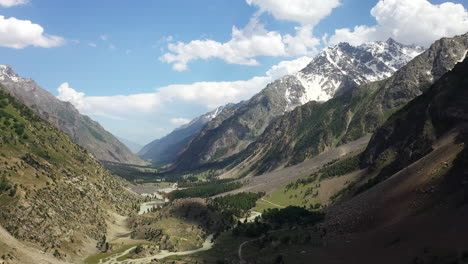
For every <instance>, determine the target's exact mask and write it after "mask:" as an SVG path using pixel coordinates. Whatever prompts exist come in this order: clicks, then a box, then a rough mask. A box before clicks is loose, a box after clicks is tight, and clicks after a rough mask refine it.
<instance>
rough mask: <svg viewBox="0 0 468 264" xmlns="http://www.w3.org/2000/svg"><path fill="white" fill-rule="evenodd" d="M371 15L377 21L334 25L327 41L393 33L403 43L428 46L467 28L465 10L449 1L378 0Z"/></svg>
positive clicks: (357, 40) (364, 39) (366, 38)
mask: <svg viewBox="0 0 468 264" xmlns="http://www.w3.org/2000/svg"><path fill="white" fill-rule="evenodd" d="M371 15H372V16H373V17H375V19H376V21H377V25H375V26H365V25H362V26H356V27H354V29H353V30H351V29H349V28H343V29H337V30H336V31H335V34H334V35H333V36H332V37H331V38H330V44H336V43H339V42H342V41H346V42H350V43H351V44H354V45H357V44H361V43H363V42H367V41H374V40H385V39H386V38H388V37H392V38H394V39H395V40H397V41H399V42H402V43H406V44H418V45H423V46H426V47H427V46H429V45H430V44H431V43H432V42H434V41H435V40H437V39H439V38H442V37H452V36H454V35H459V34H464V33H466V32H467V31H468V12H467V10H465V8H464V7H463V5H461V4H454V3H451V2H446V3H443V4H440V5H433V4H431V3H429V2H428V1H427V0H380V1H379V2H378V3H377V5H376V6H375V7H374V8H372V10H371Z"/></svg>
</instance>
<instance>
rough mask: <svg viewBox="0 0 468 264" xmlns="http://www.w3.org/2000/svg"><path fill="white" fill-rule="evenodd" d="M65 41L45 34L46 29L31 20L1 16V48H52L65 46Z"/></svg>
mask: <svg viewBox="0 0 468 264" xmlns="http://www.w3.org/2000/svg"><path fill="white" fill-rule="evenodd" d="M64 43H65V40H64V39H63V38H61V37H58V36H51V35H47V34H45V33H44V29H43V28H42V27H41V26H40V25H38V24H33V23H32V22H31V21H29V20H19V19H16V18H14V17H11V18H5V17H4V16H0V46H2V47H8V48H14V49H22V48H25V47H27V46H36V47H42V48H51V47H57V46H60V45H63V44H64Z"/></svg>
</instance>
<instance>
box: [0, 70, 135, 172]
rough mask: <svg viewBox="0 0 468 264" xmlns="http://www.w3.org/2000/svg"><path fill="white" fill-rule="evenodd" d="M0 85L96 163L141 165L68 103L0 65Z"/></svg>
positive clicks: (116, 140)
mask: <svg viewBox="0 0 468 264" xmlns="http://www.w3.org/2000/svg"><path fill="white" fill-rule="evenodd" d="M0 83H1V84H2V85H3V86H4V88H5V89H6V90H7V91H8V92H10V94H11V95H13V96H14V97H16V98H17V99H18V100H19V101H20V102H22V103H23V104H25V105H27V106H28V107H30V108H31V109H32V110H33V111H34V112H35V113H36V114H38V115H39V116H40V117H42V118H43V119H45V120H47V121H49V122H50V123H51V124H53V125H54V126H55V127H57V128H59V129H60V130H62V131H63V132H65V133H67V134H68V135H70V137H71V138H72V139H73V140H74V141H75V142H76V143H77V144H78V145H80V146H82V147H84V148H86V149H87V150H89V151H90V152H91V153H93V154H94V155H95V156H96V158H98V159H100V160H106V161H112V162H119V163H129V164H143V161H141V160H140V159H139V158H138V157H137V156H136V155H134V154H133V153H132V152H131V151H130V150H129V149H128V148H127V147H126V146H125V145H123V144H122V143H121V142H120V141H119V140H118V139H117V138H115V137H114V136H113V135H112V134H111V133H109V132H108V131H106V130H105V129H104V128H103V127H102V126H101V125H100V124H99V123H97V122H96V121H94V120H92V119H91V118H89V117H88V116H85V115H81V114H80V113H79V112H78V110H77V109H76V108H75V107H74V106H73V105H72V104H70V103H69V102H63V101H60V100H59V99H57V98H56V97H55V96H53V95H52V94H50V93H49V92H47V91H46V90H44V89H42V88H41V87H40V86H39V85H37V83H36V82H34V81H33V80H31V79H25V78H22V77H20V76H18V74H16V73H15V72H14V71H13V69H12V68H11V67H10V66H7V65H0Z"/></svg>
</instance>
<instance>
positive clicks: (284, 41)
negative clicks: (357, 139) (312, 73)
mask: <svg viewBox="0 0 468 264" xmlns="http://www.w3.org/2000/svg"><path fill="white" fill-rule="evenodd" d="M231 35H232V37H231V40H229V41H228V42H225V43H221V42H217V41H214V40H210V39H206V40H193V41H191V42H189V43H184V42H177V43H169V44H168V50H169V52H168V53H165V54H164V55H163V56H161V57H160V59H161V61H163V62H166V63H170V64H173V66H172V68H173V69H174V70H176V71H186V70H187V69H188V63H189V62H191V61H194V60H198V59H204V60H206V59H210V58H220V59H222V60H224V61H225V62H227V63H230V64H240V65H258V64H259V62H258V61H257V60H256V59H255V58H256V57H258V56H289V57H292V56H302V55H311V54H313V53H315V52H316V49H315V47H316V46H317V45H319V44H320V40H319V39H316V38H315V37H313V35H312V27H311V26H300V27H297V28H296V35H295V36H292V35H289V34H287V35H285V36H283V35H281V33H279V32H277V31H268V30H266V29H265V27H264V25H263V24H261V23H259V22H258V19H257V18H252V19H251V21H250V22H249V24H248V25H247V26H246V27H245V28H243V29H238V28H236V27H233V28H232V34H231Z"/></svg>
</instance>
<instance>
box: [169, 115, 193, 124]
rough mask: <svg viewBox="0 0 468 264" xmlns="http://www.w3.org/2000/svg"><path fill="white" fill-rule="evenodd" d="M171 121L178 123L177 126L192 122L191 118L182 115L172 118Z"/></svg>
mask: <svg viewBox="0 0 468 264" xmlns="http://www.w3.org/2000/svg"><path fill="white" fill-rule="evenodd" d="M169 122H171V124H173V125H176V126H182V125H186V124H188V123H190V119H187V118H182V117H179V118H171V119H170V120H169Z"/></svg>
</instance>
